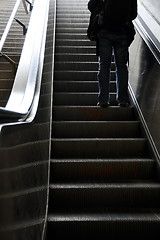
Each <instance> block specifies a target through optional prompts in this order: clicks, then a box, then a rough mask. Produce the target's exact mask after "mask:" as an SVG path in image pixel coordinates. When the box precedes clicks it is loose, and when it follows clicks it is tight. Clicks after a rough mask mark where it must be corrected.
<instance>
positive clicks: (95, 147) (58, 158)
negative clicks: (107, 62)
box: [47, 0, 160, 240]
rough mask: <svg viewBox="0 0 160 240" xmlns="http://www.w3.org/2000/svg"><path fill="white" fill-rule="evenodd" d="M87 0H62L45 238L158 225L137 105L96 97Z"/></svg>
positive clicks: (142, 230)
mask: <svg viewBox="0 0 160 240" xmlns="http://www.w3.org/2000/svg"><path fill="white" fill-rule="evenodd" d="M87 3H88V1H87V0H82V1H78V0H68V1H66V0H57V27H56V49H55V51H56V52H55V72H54V98H53V126H52V146H51V147H52V148H51V157H52V160H51V171H50V199H49V216H48V236H47V239H48V240H49V239H53V238H54V239H60V238H64V237H65V238H66V237H69V238H70V239H107V237H108V238H109V239H116V238H117V237H123V238H124V239H129V237H131V236H130V235H131V234H132V236H134V237H135V236H141V235H142V236H143V237H144V236H150V234H151V233H152V234H153V231H154V234H155V235H154V234H153V235H154V236H156V233H159V232H160V230H159V226H160V221H159V211H160V210H159V202H160V184H159V183H158V181H156V164H155V161H154V160H153V159H152V158H151V155H150V150H149V145H148V141H147V139H146V138H145V137H144V134H143V131H142V127H141V124H140V122H139V119H138V118H137V114H136V111H135V109H134V106H132V105H131V106H130V107H128V108H120V107H118V106H117V105H116V100H115V94H116V84H115V67H114V63H112V71H111V83H110V86H111V87H110V89H111V93H110V94H111V106H110V107H108V108H107V109H101V108H99V107H97V106H96V104H97V92H98V85H97V78H96V75H97V67H98V64H97V57H96V56H95V44H94V43H91V42H89V41H88V39H87V37H86V29H87V24H88V20H89V11H88V10H87Z"/></svg>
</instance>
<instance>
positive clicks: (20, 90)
mask: <svg viewBox="0 0 160 240" xmlns="http://www.w3.org/2000/svg"><path fill="white" fill-rule="evenodd" d="M48 11H49V0H45V1H44V0H35V1H34V8H33V11H32V15H31V19H30V22H29V26H28V31H27V34H26V38H25V42H24V46H23V49H22V53H21V58H20V62H19V65H18V69H17V73H16V77H15V80H14V85H13V88H12V91H11V94H10V97H9V100H8V103H7V105H6V106H5V108H2V107H1V108H0V116H1V117H6V118H8V117H9V118H18V119H22V118H23V119H26V117H27V116H28V115H29V114H30V113H31V110H32V109H33V108H34V109H35V111H36V106H35V101H33V100H34V97H36V105H38V95H39V93H38V91H39V92H40V81H41V75H42V68H43V58H44V51H45V39H46V31H47V20H48ZM37 87H38V88H39V90H38V91H37ZM32 113H33V112H32Z"/></svg>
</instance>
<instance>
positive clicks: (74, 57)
mask: <svg viewBox="0 0 160 240" xmlns="http://www.w3.org/2000/svg"><path fill="white" fill-rule="evenodd" d="M55 61H56V62H59V61H61V62H62V61H66V62H67V61H73V62H74V61H76V62H78V61H79V62H80V61H83V62H91V61H92V62H97V61H98V60H97V56H95V55H94V54H65V53H62V54H55Z"/></svg>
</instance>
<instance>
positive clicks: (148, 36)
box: [134, 15, 160, 64]
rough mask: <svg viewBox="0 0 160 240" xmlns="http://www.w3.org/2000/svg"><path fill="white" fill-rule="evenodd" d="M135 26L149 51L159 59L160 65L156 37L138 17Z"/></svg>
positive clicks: (159, 60) (159, 50)
mask: <svg viewBox="0 0 160 240" xmlns="http://www.w3.org/2000/svg"><path fill="white" fill-rule="evenodd" d="M134 25H135V27H136V29H137V31H138V32H139V34H140V35H141V37H142V38H143V40H144V41H145V42H146V44H147V45H148V47H149V49H150V50H151V52H152V53H153V55H154V56H155V58H156V59H157V61H158V63H159V64H160V48H159V46H158V44H157V41H156V40H155V37H154V36H153V34H152V33H151V32H150V30H149V29H148V27H147V26H146V24H145V23H144V21H143V19H142V18H141V17H140V16H139V15H138V17H137V19H136V20H135V21H134Z"/></svg>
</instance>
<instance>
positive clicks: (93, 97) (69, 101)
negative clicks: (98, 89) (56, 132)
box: [53, 93, 117, 106]
mask: <svg viewBox="0 0 160 240" xmlns="http://www.w3.org/2000/svg"><path fill="white" fill-rule="evenodd" d="M53 102H54V105H55V106H60V105H62V106H96V105H97V102H98V94H89V93H86V94H78V93H77V94H73V93H71V94H68V93H67V94H65V93H55V94H54V98H53ZM110 102H111V104H113V105H117V101H116V94H114V93H113V94H111V93H110Z"/></svg>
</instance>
